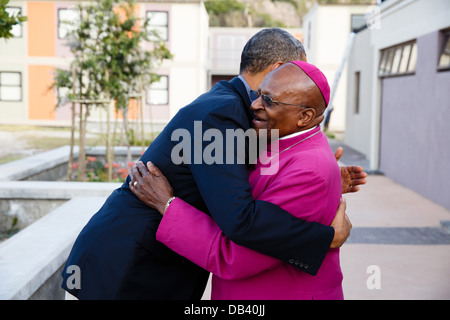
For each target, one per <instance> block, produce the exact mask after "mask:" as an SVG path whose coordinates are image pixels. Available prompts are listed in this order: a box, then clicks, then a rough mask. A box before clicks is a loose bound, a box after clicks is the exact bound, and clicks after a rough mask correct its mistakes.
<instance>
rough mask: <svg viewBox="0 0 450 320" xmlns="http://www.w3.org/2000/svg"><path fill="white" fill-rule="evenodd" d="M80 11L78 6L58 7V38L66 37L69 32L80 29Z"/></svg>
mask: <svg viewBox="0 0 450 320" xmlns="http://www.w3.org/2000/svg"><path fill="white" fill-rule="evenodd" d="M79 25H80V11H79V10H78V9H76V8H67V9H58V39H65V38H66V37H67V35H68V34H69V33H71V32H72V31H74V30H76V29H78V27H79Z"/></svg>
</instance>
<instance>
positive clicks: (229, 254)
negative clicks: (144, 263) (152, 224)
mask: <svg viewBox="0 0 450 320" xmlns="http://www.w3.org/2000/svg"><path fill="white" fill-rule="evenodd" d="M156 239H157V240H158V241H160V242H162V243H163V244H165V245H166V246H167V247H169V248H170V249H172V250H173V251H175V252H176V253H178V254H180V255H182V256H184V257H185V258H187V259H189V260H191V261H192V262H194V263H195V264H197V265H198V266H200V267H202V268H204V269H206V270H208V271H209V272H212V273H213V274H215V275H217V276H218V277H220V278H223V279H243V278H247V277H250V276H252V275H255V274H258V273H260V272H262V271H264V270H268V269H272V268H274V267H276V266H278V265H280V264H281V263H282V262H281V261H280V260H278V259H275V258H272V257H269V256H266V255H263V254H261V253H259V252H256V251H253V250H251V249H248V248H245V247H243V246H240V245H238V244H235V243H234V242H232V241H231V240H229V239H228V238H227V237H226V236H225V235H224V234H223V233H222V231H221V230H220V229H219V227H218V226H217V224H216V223H215V222H214V220H213V219H212V218H211V217H210V216H208V215H207V214H205V213H204V212H202V211H200V210H197V209H196V208H194V207H193V206H191V205H189V204H188V203H186V202H184V201H183V200H181V199H180V198H176V199H175V200H173V201H172V203H171V204H170V206H169V208H168V209H167V211H166V213H165V214H164V217H163V219H162V221H161V224H160V225H159V228H158V231H157V233H156ZM255 261H258V263H255ZM250 262H251V263H250Z"/></svg>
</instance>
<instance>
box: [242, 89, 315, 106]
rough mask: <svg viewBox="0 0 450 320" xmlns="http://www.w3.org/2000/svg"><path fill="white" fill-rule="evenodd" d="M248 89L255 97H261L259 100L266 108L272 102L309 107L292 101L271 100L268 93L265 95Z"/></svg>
mask: <svg viewBox="0 0 450 320" xmlns="http://www.w3.org/2000/svg"><path fill="white" fill-rule="evenodd" d="M250 91H251V92H252V93H253V94H255V95H256V97H257V98H259V97H261V100H262V102H263V104H264V106H265V107H268V108H270V107H272V105H273V104H274V103H275V104H286V105H288V106H295V107H300V108H306V109H308V108H310V107H307V106H303V105H300V104H292V103H286V102H281V101H276V100H273V99H272V98H271V97H270V96H268V95H266V94H261V93H260V92H258V91H255V90H250Z"/></svg>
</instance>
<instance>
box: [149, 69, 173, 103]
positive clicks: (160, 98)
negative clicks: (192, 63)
mask: <svg viewBox="0 0 450 320" xmlns="http://www.w3.org/2000/svg"><path fill="white" fill-rule="evenodd" d="M146 96H147V99H146V100H147V104H158V105H167V104H169V77H168V76H161V78H160V79H159V81H155V82H153V83H152V84H151V85H150V89H149V90H147V95H146Z"/></svg>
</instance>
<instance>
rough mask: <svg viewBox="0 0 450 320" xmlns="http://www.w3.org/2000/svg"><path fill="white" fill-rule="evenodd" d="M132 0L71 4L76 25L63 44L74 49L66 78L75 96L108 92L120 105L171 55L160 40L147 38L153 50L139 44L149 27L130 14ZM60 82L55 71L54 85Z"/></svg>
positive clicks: (100, 96)
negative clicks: (71, 74)
mask: <svg viewBox="0 0 450 320" xmlns="http://www.w3.org/2000/svg"><path fill="white" fill-rule="evenodd" d="M0 1H4V0H0ZM134 4H135V2H134V1H132V0H100V1H98V2H96V3H90V4H85V5H81V4H79V5H77V8H78V10H79V17H80V23H79V28H78V29H76V30H74V31H73V32H72V33H70V34H69V35H68V45H69V47H70V48H71V51H72V53H73V55H74V61H73V62H72V66H71V69H72V70H75V73H76V77H75V79H72V82H74V81H76V82H77V85H76V86H75V87H78V92H79V95H80V96H79V97H78V99H90V100H92V99H108V98H112V99H114V100H115V101H116V109H125V108H127V107H128V101H129V96H130V95H131V94H133V93H136V92H141V91H142V90H145V89H146V88H147V87H148V86H149V85H150V84H151V83H152V81H154V78H155V77H154V76H153V75H154V72H153V70H154V69H155V68H156V67H157V66H158V65H160V64H161V63H162V61H163V60H166V59H171V58H172V54H171V53H170V52H169V50H168V49H167V47H166V45H165V43H164V42H163V41H152V45H151V47H152V48H153V50H146V49H144V44H146V43H148V42H149V40H148V39H149V35H150V34H151V33H152V32H151V30H148V28H147V26H148V20H147V19H140V18H139V17H137V16H136V15H135V10H134ZM57 74H58V72H57ZM60 85H63V83H61V82H58V78H57V77H55V86H56V87H60ZM80 89H81V90H80Z"/></svg>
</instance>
